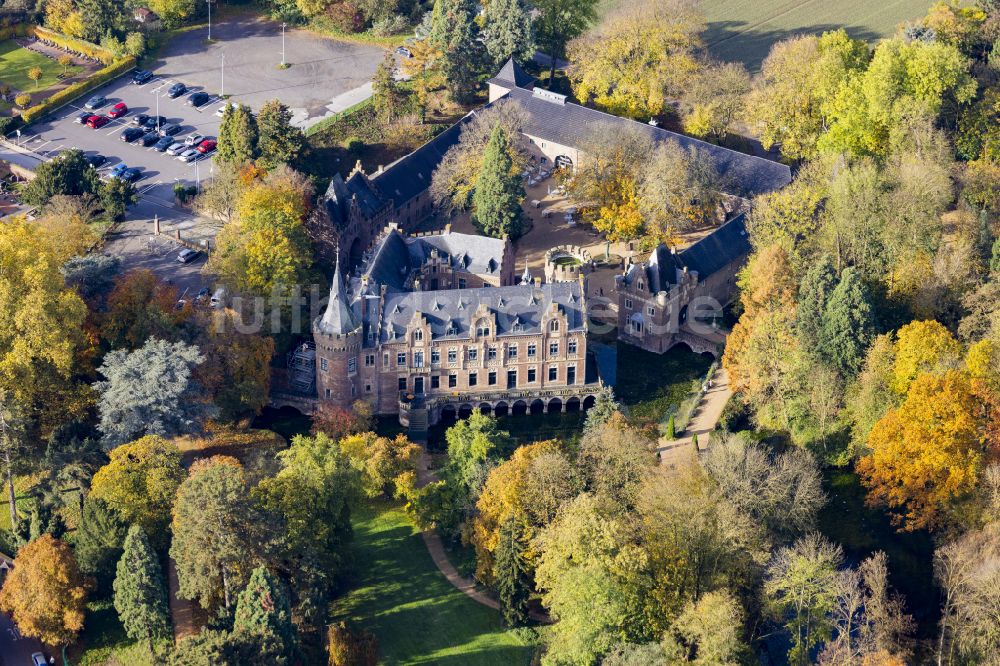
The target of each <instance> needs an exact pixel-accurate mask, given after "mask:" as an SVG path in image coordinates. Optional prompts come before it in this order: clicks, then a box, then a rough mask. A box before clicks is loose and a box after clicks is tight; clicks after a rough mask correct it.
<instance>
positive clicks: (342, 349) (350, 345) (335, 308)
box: [312, 261, 362, 407]
mask: <svg viewBox="0 0 1000 666" xmlns="http://www.w3.org/2000/svg"><path fill="white" fill-rule="evenodd" d="M312 334H313V341H314V342H315V343H316V396H317V397H318V398H319V401H320V402H321V403H327V404H332V405H336V406H338V407H350V406H351V404H352V403H353V402H354V401H355V400H357V399H358V397H359V396H360V395H361V393H360V391H359V388H358V383H359V377H358V356H359V355H360V353H361V338H362V335H361V322H360V321H359V320H358V318H357V317H356V316H355V314H354V311H353V310H352V309H351V306H350V304H349V303H348V302H347V297H346V294H345V293H344V287H343V283H342V281H341V277H340V262H339V261H338V262H337V267H336V269H335V270H334V273H333V285H332V287H331V288H330V300H329V302H328V303H327V306H326V311H324V312H323V315H322V316H320V317H317V318H316V319H315V320H314V321H313V325H312Z"/></svg>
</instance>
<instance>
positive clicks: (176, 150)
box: [167, 143, 188, 155]
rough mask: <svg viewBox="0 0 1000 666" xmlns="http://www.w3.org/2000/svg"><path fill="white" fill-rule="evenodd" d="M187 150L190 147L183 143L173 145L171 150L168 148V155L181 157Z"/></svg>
mask: <svg viewBox="0 0 1000 666" xmlns="http://www.w3.org/2000/svg"><path fill="white" fill-rule="evenodd" d="M187 149H188V147H187V146H185V145H184V144H183V143H174V144H171V145H170V147H169V148H167V155H180V154H181V153H183V152H184V151H185V150H187Z"/></svg>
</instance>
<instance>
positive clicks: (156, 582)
mask: <svg viewBox="0 0 1000 666" xmlns="http://www.w3.org/2000/svg"><path fill="white" fill-rule="evenodd" d="M114 589H115V610H117V611H118V617H119V619H121V622H122V626H124V627H125V633H127V634H128V635H129V637H130V638H132V639H133V640H141V641H145V642H146V645H147V646H148V647H149V650H150V652H152V651H153V641H154V639H157V638H163V637H165V636H167V634H168V632H169V630H170V625H169V620H168V619H167V594H166V587H165V586H164V581H163V570H162V569H161V568H160V562H159V560H158V559H157V557H156V553H155V552H154V551H153V547H152V546H150V545H149V539H148V538H147V537H146V532H145V531H144V530H143V529H142V527H141V526H140V525H133V526H132V527H131V528H129V531H128V535H127V536H126V537H125V549H124V552H123V553H122V558H121V559H120V560H118V572H117V576H116V577H115V586H114Z"/></svg>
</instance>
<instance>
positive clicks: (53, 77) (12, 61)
mask: <svg viewBox="0 0 1000 666" xmlns="http://www.w3.org/2000/svg"><path fill="white" fill-rule="evenodd" d="M32 67H40V68H41V70H42V78H41V79H39V80H38V85H37V87H36V86H35V82H34V81H32V80H31V79H29V78H28V70H29V69H31V68H32ZM62 71H63V68H62V65H60V64H59V63H57V62H56V61H55V60H50V59H48V58H46V57H45V56H43V55H41V54H38V53H35V52H34V51H29V50H28V49H22V48H21V47H20V46H18V45H17V44H16V43H15V42H14V41H13V40H10V39H8V40H6V41H3V42H0V80H2V81H3V82H4V83H6V84H7V85H9V86H10V87H11V88H16V89H17V90H22V91H24V92H28V93H35V92H40V91H42V90H45V89H46V88H48V87H49V86H51V85H52V84H53V83H55V82H57V81H58V80H59V74H61V73H62ZM66 71H67V72H68V73H69V74H71V75H72V74H74V73H76V72H78V71H80V68H79V67H76V66H75V65H71V66H70V67H68V68H67V69H66Z"/></svg>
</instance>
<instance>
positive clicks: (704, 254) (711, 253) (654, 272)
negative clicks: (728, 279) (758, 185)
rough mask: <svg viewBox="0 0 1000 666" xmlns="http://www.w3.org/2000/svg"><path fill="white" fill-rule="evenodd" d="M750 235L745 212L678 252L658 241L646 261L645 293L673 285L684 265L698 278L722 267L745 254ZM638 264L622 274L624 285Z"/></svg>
mask: <svg viewBox="0 0 1000 666" xmlns="http://www.w3.org/2000/svg"><path fill="white" fill-rule="evenodd" d="M750 249H751V248H750V237H749V235H748V233H747V228H746V215H745V214H742V215H738V216H737V217H734V218H733V219H731V220H729V221H728V222H726V223H725V224H723V225H722V226H721V227H719V228H718V229H716V230H715V231H713V232H712V233H710V234H708V235H707V236H705V237H704V238H702V239H701V240H699V241H698V242H697V243H694V244H693V245H690V246H688V247H687V248H685V249H684V250H681V251H680V252H678V253H676V254H675V253H673V252H671V251H670V248H669V247H667V246H666V245H664V244H660V245H658V246H657V247H656V249H654V250H653V251H652V252H651V253H650V255H649V259H648V260H647V261H646V266H645V271H646V273H645V274H646V283H647V284H648V285H649V287H648V288H649V292H650V293H651V294H655V293H657V292H659V291H669V290H670V287H671V285H675V284H677V271H679V270H683V269H684V267H687V269H688V270H689V271H691V272H694V273H697V274H698V279H699V280H704V279H705V278H707V277H708V276H709V275H712V274H713V273H715V272H716V271H718V270H720V269H722V268H723V267H725V266H726V265H727V264H729V263H731V262H733V261H735V260H736V259H739V258H740V257H742V256H744V255H746V254H749V252H750ZM638 270H640V268H639V266H638V265H633V266H632V268H630V269H629V271H628V272H627V273H626V275H625V282H626V284H631V283H632V281H633V280H634V279H635V278H636V277H637V276H638V273H637V271H638Z"/></svg>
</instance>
